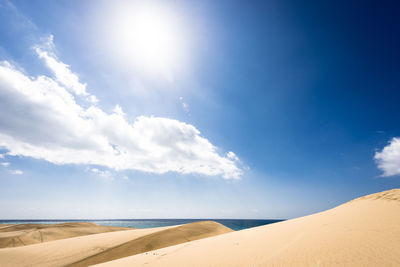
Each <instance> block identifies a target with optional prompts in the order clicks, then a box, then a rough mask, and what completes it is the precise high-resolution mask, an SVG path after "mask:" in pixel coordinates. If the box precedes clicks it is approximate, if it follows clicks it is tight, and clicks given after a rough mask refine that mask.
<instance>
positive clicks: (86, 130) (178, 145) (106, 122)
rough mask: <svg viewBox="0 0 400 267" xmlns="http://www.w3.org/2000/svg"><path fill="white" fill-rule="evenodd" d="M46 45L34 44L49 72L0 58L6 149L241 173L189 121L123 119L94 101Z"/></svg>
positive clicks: (125, 165) (70, 159)
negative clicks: (26, 69) (32, 72)
mask: <svg viewBox="0 0 400 267" xmlns="http://www.w3.org/2000/svg"><path fill="white" fill-rule="evenodd" d="M52 46H53V45H52V37H51V38H50V39H49V40H48V44H47V45H46V46H42V47H36V48H35V51H36V53H37V54H38V56H39V58H41V59H43V60H44V62H45V64H46V66H47V67H48V68H49V69H50V70H51V72H52V73H53V75H54V77H47V76H38V77H29V76H28V75H26V74H24V73H23V72H22V71H20V70H18V69H16V68H15V67H14V66H12V65H11V64H10V63H9V62H7V61H4V62H1V63H0V147H2V148H5V149H7V150H8V152H7V154H9V155H14V156H17V155H18V156H26V157H33V158H36V159H43V160H46V161H49V162H52V163H54V164H86V165H98V166H103V167H108V168H110V169H113V170H117V171H118V170H138V171H143V172H149V173H157V174H162V173H166V172H178V173H182V174H202V175H218V176H222V177H223V178H226V179H237V178H239V177H240V175H241V174H242V171H241V169H240V168H239V167H238V164H239V162H240V161H239V159H238V158H237V156H236V155H235V154H234V153H233V152H228V153H227V154H225V155H221V154H220V153H218V149H217V148H216V147H215V146H214V145H213V144H211V143H210V141H208V140H207V139H206V138H204V137H202V136H201V135H200V131H199V130H197V129H196V128H195V127H194V126H192V125H190V124H187V123H184V122H180V121H178V120H174V119H169V118H162V117H145V116H139V117H137V118H136V119H135V120H133V121H132V122H129V121H128V120H127V118H126V115H125V114H124V112H123V111H122V108H121V107H120V106H118V105H117V106H116V107H115V109H114V111H113V112H111V113H107V112H105V111H103V110H102V109H100V108H99V107H97V106H96V105H95V103H96V102H97V98H96V97H95V96H94V95H91V94H89V93H88V92H87V90H86V84H83V83H81V82H80V81H79V78H78V76H77V75H76V74H74V73H73V72H72V71H71V70H70V68H69V66H68V65H66V64H64V63H63V62H61V61H59V60H58V59H57V57H56V56H55V55H54V53H53V50H52ZM77 100H79V101H77ZM82 101H83V104H79V103H82ZM85 106H87V107H85Z"/></svg>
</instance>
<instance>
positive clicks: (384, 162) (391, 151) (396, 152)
mask: <svg viewBox="0 0 400 267" xmlns="http://www.w3.org/2000/svg"><path fill="white" fill-rule="evenodd" d="M375 160H376V162H377V164H378V168H379V169H381V170H382V171H383V174H382V176H393V175H400V138H399V137H395V138H393V139H392V140H391V141H390V142H389V144H388V145H387V146H385V147H384V148H383V149H382V151H378V152H376V153H375Z"/></svg>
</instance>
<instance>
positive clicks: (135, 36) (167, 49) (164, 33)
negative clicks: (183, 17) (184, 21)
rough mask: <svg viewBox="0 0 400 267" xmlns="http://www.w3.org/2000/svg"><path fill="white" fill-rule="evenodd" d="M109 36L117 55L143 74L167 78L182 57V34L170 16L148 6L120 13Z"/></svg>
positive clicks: (166, 10)
mask: <svg viewBox="0 0 400 267" xmlns="http://www.w3.org/2000/svg"><path fill="white" fill-rule="evenodd" d="M113 20H114V21H113V24H114V26H113V27H112V29H113V32H112V33H111V34H110V35H111V38H113V43H114V44H115V48H114V49H117V50H118V53H119V54H120V55H121V56H122V57H124V58H125V59H127V60H130V61H132V63H134V64H135V65H136V66H138V67H140V68H141V69H142V70H147V71H159V72H163V73H164V74H165V75H167V76H168V73H166V72H168V71H171V70H172V69H174V68H176V66H177V65H178V64H179V62H180V60H181V58H182V54H183V44H184V42H183V31H182V27H181V25H179V21H178V19H177V18H176V17H175V16H174V14H173V12H172V11H171V10H169V9H167V8H165V7H161V6H157V5H151V4H141V5H139V4H137V3H136V4H134V5H129V6H124V7H123V8H121V9H119V11H118V12H117V14H116V15H115V16H114V19H113Z"/></svg>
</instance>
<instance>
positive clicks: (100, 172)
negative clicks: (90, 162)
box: [86, 168, 114, 181]
mask: <svg viewBox="0 0 400 267" xmlns="http://www.w3.org/2000/svg"><path fill="white" fill-rule="evenodd" d="M86 170H87V171H88V172H91V173H94V174H96V175H98V176H99V177H101V178H103V179H106V180H110V181H112V180H114V177H113V176H112V174H111V172H110V171H108V170H99V169H98V168H87V169H86Z"/></svg>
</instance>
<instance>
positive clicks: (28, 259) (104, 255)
mask: <svg viewBox="0 0 400 267" xmlns="http://www.w3.org/2000/svg"><path fill="white" fill-rule="evenodd" d="M227 232H232V230H231V229H229V228H227V227H225V226H223V225H221V224H219V223H216V222H207V221H206V222H196V223H191V224H186V225H178V226H169V227H158V228H151V229H134V230H123V231H114V232H108V233H100V234H91V235H85V236H79V237H73V238H66V239H61V240H56V241H50V242H43V243H38V244H33V245H27V246H21V247H10V248H2V249H0V266H2V267H3V266H4V267H6V266H87V265H88V264H95V263H101V262H104V261H108V260H112V259H116V258H121V257H125V256H130V255H134V254H137V253H141V252H146V251H150V250H153V249H157V248H162V247H166V246H171V245H175V244H178V243H181V242H187V241H190V240H196V239H199V238H204V237H208V236H213V235H218V234H222V233H227Z"/></svg>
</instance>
